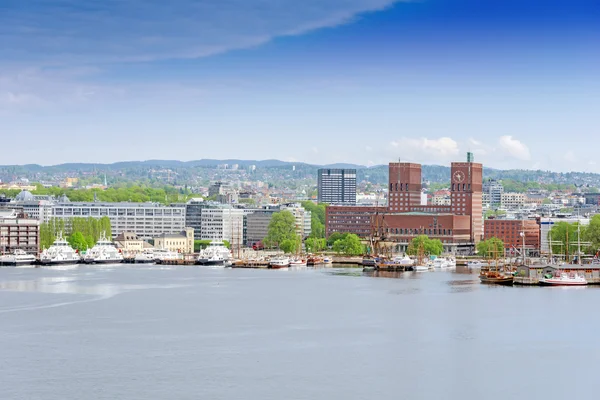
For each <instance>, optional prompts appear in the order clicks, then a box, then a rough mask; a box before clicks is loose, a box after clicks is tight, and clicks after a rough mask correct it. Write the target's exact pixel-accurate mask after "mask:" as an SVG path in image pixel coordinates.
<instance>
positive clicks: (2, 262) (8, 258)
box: [0, 249, 35, 267]
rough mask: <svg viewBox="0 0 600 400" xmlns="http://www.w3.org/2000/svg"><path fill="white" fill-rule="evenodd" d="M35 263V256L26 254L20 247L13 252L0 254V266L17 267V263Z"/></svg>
mask: <svg viewBox="0 0 600 400" xmlns="http://www.w3.org/2000/svg"><path fill="white" fill-rule="evenodd" d="M34 263H35V256H34V255H32V254H27V253H26V252H25V251H23V250H21V249H17V250H15V251H14V252H13V253H9V254H4V255H2V256H0V266H11V267H18V266H19V265H31V264H34Z"/></svg>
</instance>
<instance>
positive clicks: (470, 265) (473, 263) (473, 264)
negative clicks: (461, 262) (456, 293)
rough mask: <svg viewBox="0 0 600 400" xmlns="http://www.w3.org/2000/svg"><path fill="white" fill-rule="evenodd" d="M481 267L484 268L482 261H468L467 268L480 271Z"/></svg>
mask: <svg viewBox="0 0 600 400" xmlns="http://www.w3.org/2000/svg"><path fill="white" fill-rule="evenodd" d="M481 267H483V263H482V262H481V261H467V268H471V269H479V268H481Z"/></svg>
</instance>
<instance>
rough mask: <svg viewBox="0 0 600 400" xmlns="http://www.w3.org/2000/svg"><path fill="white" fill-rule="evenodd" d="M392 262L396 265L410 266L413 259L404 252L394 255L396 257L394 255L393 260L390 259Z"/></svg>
mask: <svg viewBox="0 0 600 400" xmlns="http://www.w3.org/2000/svg"><path fill="white" fill-rule="evenodd" d="M392 262H393V263H394V264H398V265H401V266H405V267H408V266H411V265H413V264H414V261H413V259H412V258H410V257H409V256H408V255H406V254H405V255H404V256H396V257H394V258H393V260H392Z"/></svg>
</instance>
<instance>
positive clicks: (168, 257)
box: [154, 249, 183, 264]
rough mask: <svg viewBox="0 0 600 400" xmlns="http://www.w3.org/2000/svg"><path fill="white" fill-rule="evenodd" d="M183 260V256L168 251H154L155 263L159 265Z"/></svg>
mask: <svg viewBox="0 0 600 400" xmlns="http://www.w3.org/2000/svg"><path fill="white" fill-rule="evenodd" d="M177 260H183V254H181V253H178V252H176V251H171V250H167V249H154V261H156V262H157V263H159V264H160V263H162V262H170V261H177Z"/></svg>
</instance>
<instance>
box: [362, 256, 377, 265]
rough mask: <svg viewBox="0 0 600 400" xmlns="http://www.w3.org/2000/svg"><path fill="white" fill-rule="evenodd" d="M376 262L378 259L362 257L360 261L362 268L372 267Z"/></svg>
mask: <svg viewBox="0 0 600 400" xmlns="http://www.w3.org/2000/svg"><path fill="white" fill-rule="evenodd" d="M377 261H378V257H373V256H364V257H363V259H362V265H363V267H374V266H375V264H376V263H377Z"/></svg>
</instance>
